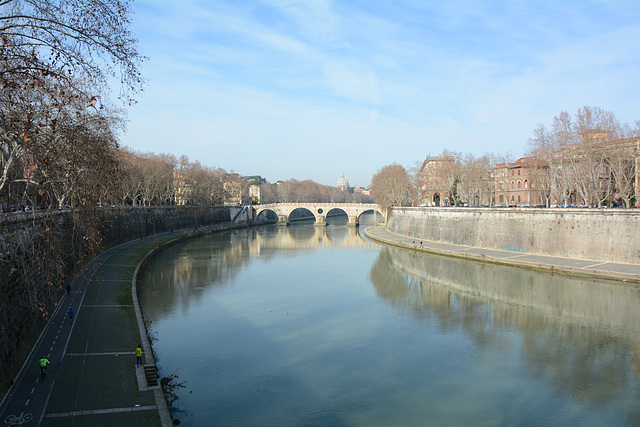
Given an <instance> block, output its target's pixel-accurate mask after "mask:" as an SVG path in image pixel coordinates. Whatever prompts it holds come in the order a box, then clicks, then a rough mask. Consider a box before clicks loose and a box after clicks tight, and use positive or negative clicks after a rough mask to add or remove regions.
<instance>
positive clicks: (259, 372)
mask: <svg viewBox="0 0 640 427" xmlns="http://www.w3.org/2000/svg"><path fill="white" fill-rule="evenodd" d="M365 226H366V225H363V226H361V227H360V229H353V228H348V227H346V225H344V224H343V223H334V224H330V225H329V226H328V227H326V228H322V227H314V226H313V224H312V223H304V222H301V223H299V224H294V225H292V226H290V227H276V226H261V227H256V228H251V229H244V230H234V231H229V232H224V233H220V234H215V235H211V236H206V237H202V238H197V239H193V240H189V241H186V242H183V243H180V244H178V245H175V246H171V247H169V248H167V249H166V250H164V251H163V252H161V253H160V254H159V255H158V256H157V257H155V258H154V259H153V260H151V262H150V263H149V264H148V266H147V267H146V268H145V270H144V272H143V274H142V276H141V279H140V284H139V286H138V292H139V298H140V304H141V306H142V310H143V313H144V316H145V320H146V321H147V323H149V329H150V335H151V337H152V345H153V347H154V351H155V353H156V357H157V363H158V365H159V367H160V369H161V374H162V375H163V376H169V375H176V376H177V381H176V382H178V383H180V384H182V385H184V386H185V387H184V388H177V389H176V393H177V396H178V398H177V399H176V400H174V401H173V402H172V405H171V410H172V415H173V416H174V418H176V419H178V420H180V422H181V424H180V425H181V426H211V425H216V426H239V425H241V426H252V425H255V426H285V425H286V426H301V425H306V426H316V425H317V426H326V425H331V426H373V425H377V426H392V425H393V426H413V425H415V426H424V425H446V426H452V425H474V426H512V425H518V426H527V425H531V426H539V425H580V426H585V425H587V426H588V425H593V426H602V425H607V426H617V425H620V426H622V425H639V424H640V389H639V383H638V380H639V378H640V376H639V374H640V310H639V308H640V291H639V290H638V289H637V288H636V287H633V286H630V285H626V284H622V283H617V282H608V281H597V280H591V279H575V278H563V277H560V276H554V275H550V274H546V273H537V272H531V271H526V270H519V269H514V268H506V267H500V266H493V265H487V264H481V263H474V262H464V261H459V260H454V259H450V258H446V257H440V256H431V255H424V254H417V253H414V252H411V251H407V250H401V249H396V248H390V247H385V246H381V245H379V244H377V243H373V242H370V241H368V240H367V239H366V238H364V237H363V236H362V233H363V232H362V229H363V228H364V227H365Z"/></svg>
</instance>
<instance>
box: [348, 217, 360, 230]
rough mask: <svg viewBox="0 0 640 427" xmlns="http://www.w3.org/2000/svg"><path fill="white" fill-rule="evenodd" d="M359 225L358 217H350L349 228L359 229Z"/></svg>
mask: <svg viewBox="0 0 640 427" xmlns="http://www.w3.org/2000/svg"><path fill="white" fill-rule="evenodd" d="M358 225H359V224H358V217H357V216H351V215H349V222H347V227H357V226H358Z"/></svg>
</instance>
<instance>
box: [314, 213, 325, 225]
mask: <svg viewBox="0 0 640 427" xmlns="http://www.w3.org/2000/svg"><path fill="white" fill-rule="evenodd" d="M313 226H314V227H326V226H327V218H326V217H325V216H324V215H316V222H314V223H313Z"/></svg>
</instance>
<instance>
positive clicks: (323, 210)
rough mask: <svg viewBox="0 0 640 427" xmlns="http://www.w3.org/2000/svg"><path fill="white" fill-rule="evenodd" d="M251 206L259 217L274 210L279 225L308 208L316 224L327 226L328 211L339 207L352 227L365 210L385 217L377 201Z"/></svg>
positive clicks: (256, 216) (358, 221) (356, 223)
mask: <svg viewBox="0 0 640 427" xmlns="http://www.w3.org/2000/svg"><path fill="white" fill-rule="evenodd" d="M251 208H252V209H253V211H254V218H258V215H260V214H261V213H262V212H264V211H267V210H269V211H273V212H275V214H276V215H278V224H279V225H288V224H289V215H291V213H292V212H293V211H295V210H296V209H307V210H308V211H310V212H311V213H312V214H313V216H315V218H316V222H315V224H314V225H317V226H326V225H327V213H329V212H330V211H332V210H334V209H337V210H341V211H343V212H344V213H346V214H347V216H348V217H349V222H348V223H347V225H348V226H350V227H356V226H358V225H359V223H360V215H362V214H363V213H365V212H369V211H374V212H378V213H379V214H380V215H382V216H383V217H384V214H383V213H382V208H380V205H378V204H375V203H270V204H265V205H252V206H251Z"/></svg>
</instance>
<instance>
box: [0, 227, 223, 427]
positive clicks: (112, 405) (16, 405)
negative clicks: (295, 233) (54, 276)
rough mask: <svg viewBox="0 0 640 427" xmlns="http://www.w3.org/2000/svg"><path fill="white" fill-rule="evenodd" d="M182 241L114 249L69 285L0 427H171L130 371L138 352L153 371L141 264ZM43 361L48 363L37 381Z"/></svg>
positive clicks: (158, 401)
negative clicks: (141, 301)
mask: <svg viewBox="0 0 640 427" xmlns="http://www.w3.org/2000/svg"><path fill="white" fill-rule="evenodd" d="M214 228H220V227H214ZM208 229H209V228H207V227H204V228H203V229H202V231H206V230H208ZM181 236H184V233H182V232H174V233H161V234H157V235H153V236H148V237H146V238H143V239H137V240H134V241H130V242H127V243H124V244H122V245H119V246H116V247H113V248H111V249H109V250H107V251H106V252H104V253H102V254H101V255H99V256H98V257H96V258H95V259H94V260H92V261H91V262H90V263H89V264H88V265H87V267H86V268H85V269H84V270H83V272H82V273H80V274H78V276H76V277H75V279H74V280H73V282H72V284H71V292H70V293H68V294H66V295H65V296H64V297H62V299H61V300H60V303H59V305H58V307H57V309H56V311H55V312H54V314H53V316H52V319H51V320H50V321H49V323H48V324H47V326H46V327H45V328H44V330H43V332H42V334H41V335H40V338H39V339H38V341H37V342H36V344H35V346H34V348H33V350H32V352H31V354H30V355H29V357H28V359H27V361H26V362H25V364H24V366H23V368H22V370H21V371H20V373H19V374H18V377H17V378H16V381H15V383H14V385H13V387H12V388H11V389H10V390H9V392H8V393H7V395H6V396H5V398H4V400H3V401H2V404H1V406H0V426H18V425H21V426H30V425H33V426H36V425H39V426H47V427H50V426H56V427H57V426H74V425H75V426H86V425H90V426H92V427H99V426H120V425H123V426H124V425H134V426H171V425H173V422H172V419H171V416H170V414H169V410H168V407H167V402H166V399H165V396H164V393H163V392H162V389H161V387H160V385H159V383H157V384H156V385H153V381H151V383H152V385H148V382H147V379H146V376H145V369H143V368H142V367H140V368H138V367H136V355H135V349H136V347H137V346H138V345H140V344H142V348H143V355H142V359H143V365H146V367H147V369H148V370H149V371H150V372H152V373H153V372H154V371H155V361H154V358H153V353H152V351H151V346H150V344H149V339H148V336H147V332H146V329H145V326H144V323H143V320H142V315H141V312H140V308H139V306H138V301H137V295H136V288H135V286H136V283H135V282H136V277H137V274H138V269H139V267H140V265H141V262H142V261H143V259H144V258H145V257H146V256H147V255H148V254H150V253H151V251H153V250H154V249H155V248H158V247H160V246H161V245H163V244H166V243H167V242H169V241H171V240H174V239H176V238H180V237H181ZM70 307H71V308H73V311H74V312H75V316H74V319H73V322H71V321H70V320H69V317H68V315H67V311H68V310H69V308H70ZM42 356H46V357H47V358H48V359H49V360H50V362H51V365H50V366H49V368H48V372H47V375H46V377H45V379H44V380H43V381H42V380H41V379H40V372H39V368H38V363H37V361H38V360H39V359H40V358H41V357H42ZM151 376H152V375H151Z"/></svg>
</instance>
